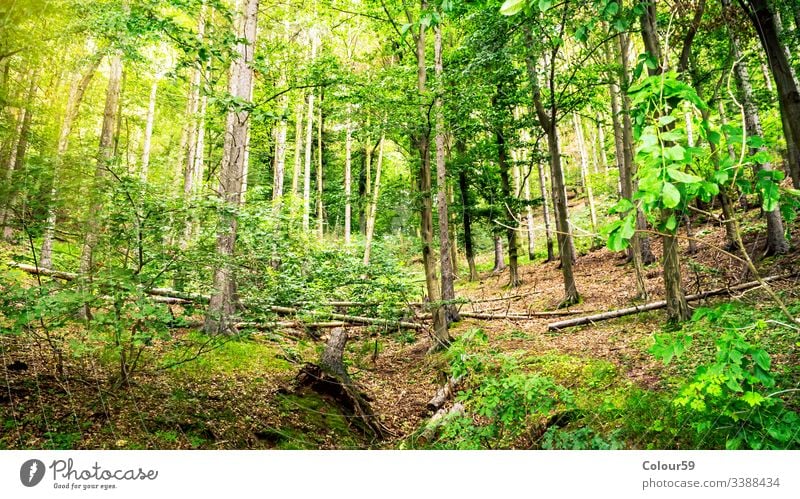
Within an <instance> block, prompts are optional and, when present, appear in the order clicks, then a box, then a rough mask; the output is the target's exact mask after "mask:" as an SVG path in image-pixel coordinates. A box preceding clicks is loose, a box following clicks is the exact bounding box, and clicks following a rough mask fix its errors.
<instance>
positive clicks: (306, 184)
mask: <svg viewBox="0 0 800 499" xmlns="http://www.w3.org/2000/svg"><path fill="white" fill-rule="evenodd" d="M316 36H317V35H316V32H315V31H313V30H312V32H311V34H310V38H311V60H312V61H313V60H314V59H316V57H317V38H316ZM307 107H308V111H307V113H308V114H307V115H306V158H305V169H304V171H303V230H304V231H306V232H307V231H308V230H309V227H310V221H311V147H312V144H313V142H312V141H313V133H314V91H313V90H312V91H311V92H309V94H308V106H307Z"/></svg>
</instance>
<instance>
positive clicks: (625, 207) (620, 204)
mask: <svg viewBox="0 0 800 499" xmlns="http://www.w3.org/2000/svg"><path fill="white" fill-rule="evenodd" d="M632 209H633V203H631V200H630V199H628V198H620V199H619V201H617V204H615V205H614V206H612V207H611V209H610V210H608V212H609V213H610V214H613V213H627V212H629V211H630V210H632Z"/></svg>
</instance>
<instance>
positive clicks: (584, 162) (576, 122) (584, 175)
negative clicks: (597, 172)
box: [572, 113, 597, 234]
mask: <svg viewBox="0 0 800 499" xmlns="http://www.w3.org/2000/svg"><path fill="white" fill-rule="evenodd" d="M572 124H573V126H574V128H575V138H576V139H577V141H578V153H579V154H580V161H581V180H582V181H583V187H584V189H585V190H586V197H587V199H588V202H589V216H590V217H591V220H592V232H594V233H595V234H596V233H597V212H596V211H595V207H594V193H593V191H592V185H591V182H589V165H588V163H589V158H588V157H587V156H588V155H587V154H586V141H585V140H584V137H583V125H582V124H581V120H580V118H578V113H573V114H572Z"/></svg>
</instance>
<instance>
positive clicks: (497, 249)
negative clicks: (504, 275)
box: [492, 234, 506, 274]
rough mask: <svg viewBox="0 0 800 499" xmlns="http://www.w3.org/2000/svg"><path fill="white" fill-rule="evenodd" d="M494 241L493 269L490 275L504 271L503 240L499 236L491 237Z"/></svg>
mask: <svg viewBox="0 0 800 499" xmlns="http://www.w3.org/2000/svg"><path fill="white" fill-rule="evenodd" d="M493 239H494V268H493V269H492V273H494V274H499V273H500V272H502V271H504V270H505V269H506V260H505V257H504V256H503V238H501V237H500V235H499V234H496V235H494V236H493Z"/></svg>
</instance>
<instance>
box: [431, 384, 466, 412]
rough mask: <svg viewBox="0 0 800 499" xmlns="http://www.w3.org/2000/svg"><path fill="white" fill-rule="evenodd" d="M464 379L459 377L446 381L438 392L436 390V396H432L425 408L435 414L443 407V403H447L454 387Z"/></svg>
mask: <svg viewBox="0 0 800 499" xmlns="http://www.w3.org/2000/svg"><path fill="white" fill-rule="evenodd" d="M462 379H464V376H463V375H462V376H459V377H458V378H450V379H448V380H447V383H445V384H444V385H443V386H441V387H440V388H439V389H438V390H436V394H435V395H434V396H433V398H432V399H430V401H428V403H427V404H426V406H425V407H426V408H427V409H428V410H429V411H430V412H436V411H438V410H439V409H441V408H442V406H444V404H445V402H447V400H448V399H450V397H452V396H453V393H454V392H455V389H456V387H457V386H458V384H459V383H461V380H462Z"/></svg>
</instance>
